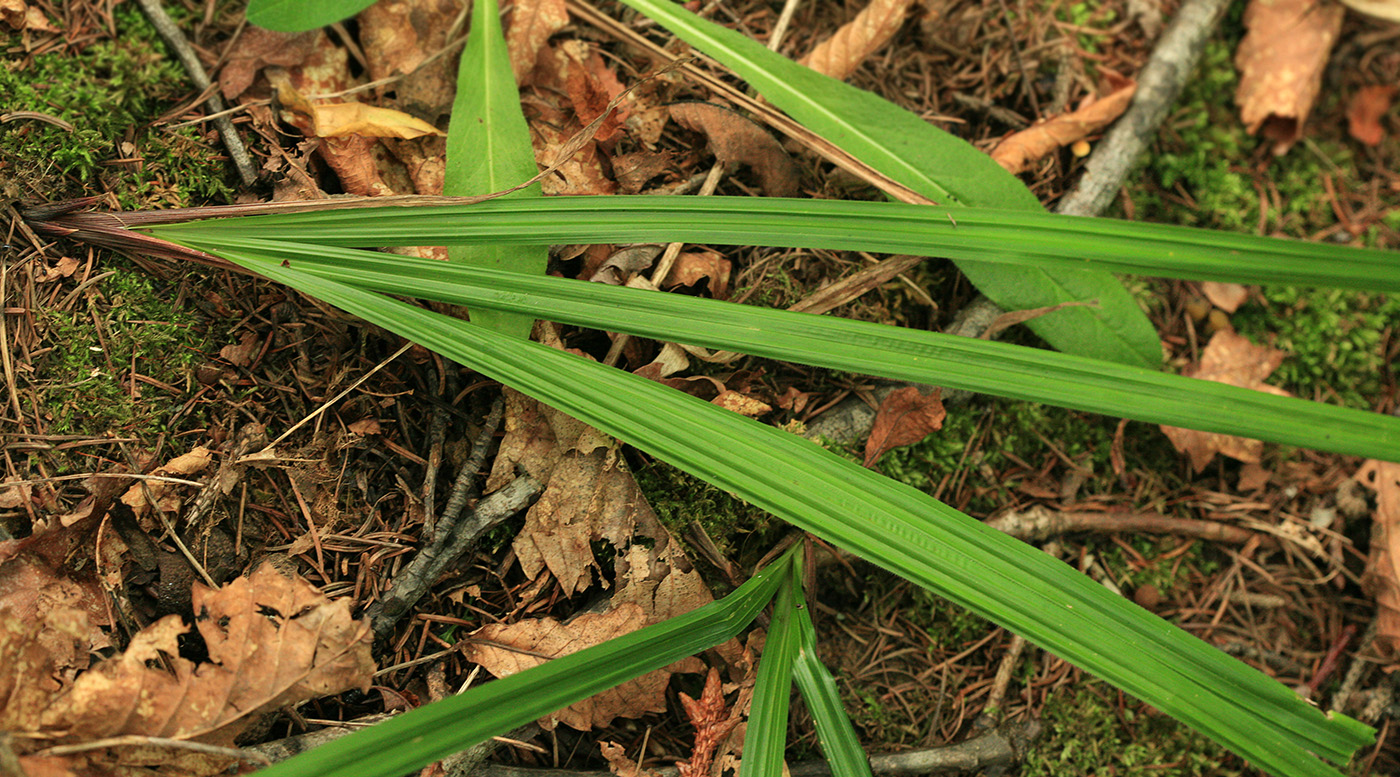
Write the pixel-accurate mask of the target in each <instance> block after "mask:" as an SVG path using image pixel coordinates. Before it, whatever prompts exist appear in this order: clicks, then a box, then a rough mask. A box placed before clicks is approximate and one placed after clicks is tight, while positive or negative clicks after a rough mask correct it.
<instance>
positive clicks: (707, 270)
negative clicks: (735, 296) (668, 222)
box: [661, 250, 733, 299]
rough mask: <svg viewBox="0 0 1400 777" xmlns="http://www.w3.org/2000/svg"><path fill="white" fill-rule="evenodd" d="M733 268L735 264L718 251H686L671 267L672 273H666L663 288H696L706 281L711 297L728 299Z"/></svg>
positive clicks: (662, 283)
mask: <svg viewBox="0 0 1400 777" xmlns="http://www.w3.org/2000/svg"><path fill="white" fill-rule="evenodd" d="M732 268H733V263H731V262H730V261H729V260H728V259H726V258H724V255H723V254H720V253H719V252H717V251H709V250H700V251H686V252H685V253H682V254H680V255H679V256H677V257H676V262H675V264H673V265H671V271H670V272H668V273H666V279H665V280H663V281H662V282H661V287H662V288H663V289H671V288H675V287H677V286H694V285H695V284H697V283H699V282H700V281H702V280H705V281H707V282H706V284H705V288H707V289H709V290H710V296H711V297H714V298H715V299H727V298H728V297H729V274H730V271H731V269H732Z"/></svg>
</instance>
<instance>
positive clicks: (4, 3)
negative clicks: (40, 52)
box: [0, 0, 61, 32]
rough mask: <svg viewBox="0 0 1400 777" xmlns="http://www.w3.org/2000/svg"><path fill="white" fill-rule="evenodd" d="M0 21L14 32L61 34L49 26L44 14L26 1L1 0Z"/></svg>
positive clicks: (55, 28) (57, 29)
mask: <svg viewBox="0 0 1400 777" xmlns="http://www.w3.org/2000/svg"><path fill="white" fill-rule="evenodd" d="M0 21H3V22H5V24H6V26H8V27H9V28H10V29H12V30H19V31H24V30H33V31H35V32H61V30H59V28H57V27H55V26H53V25H52V24H49V19H48V17H46V16H44V12H43V11H41V10H39V9H38V8H35V7H34V6H31V5H29V4H27V3H25V2H24V0H0Z"/></svg>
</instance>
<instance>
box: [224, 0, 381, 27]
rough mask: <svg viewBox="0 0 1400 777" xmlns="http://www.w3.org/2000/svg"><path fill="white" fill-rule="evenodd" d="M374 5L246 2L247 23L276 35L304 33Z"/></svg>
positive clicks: (369, 1)
mask: <svg viewBox="0 0 1400 777" xmlns="http://www.w3.org/2000/svg"><path fill="white" fill-rule="evenodd" d="M371 5H374V0H249V2H248V12H247V16H248V23H249V24H256V25H257V26H259V27H263V28H265V29H269V30H276V31H277V32H303V31H305V30H314V29H316V28H317V27H324V26H326V25H327V24H334V23H336V22H338V21H341V20H342V19H349V18H350V17H351V16H354V15H355V14H357V13H359V12H360V11H363V10H365V9H366V8H368V7H370V6H371Z"/></svg>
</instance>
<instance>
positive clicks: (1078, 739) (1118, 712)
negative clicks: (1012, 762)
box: [1021, 679, 1253, 777]
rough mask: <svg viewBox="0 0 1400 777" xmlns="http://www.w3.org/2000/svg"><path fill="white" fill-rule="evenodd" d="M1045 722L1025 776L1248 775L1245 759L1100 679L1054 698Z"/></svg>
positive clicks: (1046, 709) (1044, 715) (1043, 715)
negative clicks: (1148, 707) (1243, 762)
mask: <svg viewBox="0 0 1400 777" xmlns="http://www.w3.org/2000/svg"><path fill="white" fill-rule="evenodd" d="M1041 723H1042V724H1043V725H1044V726H1045V728H1044V733H1043V734H1042V735H1041V737H1040V739H1038V740H1036V742H1035V744H1034V745H1033V746H1032V749H1031V752H1030V753H1029V754H1028V755H1027V757H1026V761H1025V765H1024V766H1023V767H1022V769H1021V775H1022V777H1084V775H1088V774H1152V775H1154V777H1205V776H1206V775H1209V776H1210V777H1231V775H1235V776H1236V777H1238V775H1241V774H1244V773H1245V772H1244V771H1243V769H1244V767H1242V766H1241V765H1240V762H1239V759H1237V758H1235V757H1234V756H1232V755H1230V754H1229V753H1228V752H1226V751H1225V750H1224V749H1223V748H1221V747H1220V746H1219V745H1216V744H1215V743H1213V742H1211V741H1210V740H1209V739H1207V738H1206V737H1205V736H1204V735H1203V734H1198V733H1196V732H1194V731H1192V730H1191V729H1190V728H1189V727H1187V726H1185V725H1182V724H1180V723H1178V722H1176V721H1175V720H1173V719H1171V718H1169V717H1166V716H1165V715H1160V714H1157V713H1155V712H1152V711H1150V710H1149V709H1147V708H1146V707H1145V706H1144V705H1141V704H1136V703H1134V702H1133V700H1132V699H1130V698H1128V697H1123V696H1120V694H1119V693H1118V691H1116V690H1114V689H1113V688H1112V687H1110V686H1109V685H1108V684H1106V683H1104V682H1101V681H1099V680H1091V679H1086V680H1084V681H1083V682H1080V683H1076V684H1075V685H1074V686H1072V688H1071V689H1066V691H1064V692H1060V693H1056V694H1053V695H1051V696H1050V697H1049V699H1047V701H1046V703H1045V707H1044V709H1042V710H1041ZM1250 773H1253V772H1250Z"/></svg>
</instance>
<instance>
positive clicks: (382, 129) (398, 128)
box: [313, 103, 446, 140]
mask: <svg viewBox="0 0 1400 777" xmlns="http://www.w3.org/2000/svg"><path fill="white" fill-rule="evenodd" d="M313 126H314V127H315V128H316V135H317V136H318V137H322V138H344V137H350V136H352V135H358V136H361V137H367V138H402V139H404V140H411V139H413V138H421V137H424V136H425V135H446V133H445V132H443V131H442V130H439V129H438V128H437V127H434V126H433V125H431V124H429V123H428V122H426V121H423V120H422V119H420V118H418V117H416V116H410V115H408V114H407V113H404V112H403V111H396V110H394V109H392V108H379V107H376V106H373V105H366V104H364V103H325V104H320V105H316V106H315V120H314V121H313Z"/></svg>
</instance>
